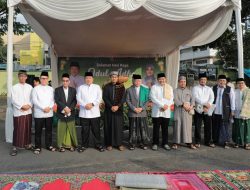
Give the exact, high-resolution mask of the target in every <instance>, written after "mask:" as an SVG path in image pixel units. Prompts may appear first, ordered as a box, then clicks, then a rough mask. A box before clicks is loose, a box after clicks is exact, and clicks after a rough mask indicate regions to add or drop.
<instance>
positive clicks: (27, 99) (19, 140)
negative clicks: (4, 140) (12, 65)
mask: <svg viewBox="0 0 250 190" xmlns="http://www.w3.org/2000/svg"><path fill="white" fill-rule="evenodd" d="M18 80H19V83H17V84H16V85H14V86H13V87H12V91H11V103H12V106H13V115H14V131H13V147H12V150H11V153H10V154H11V156H16V155H17V148H26V149H30V148H31V147H32V146H31V126H32V103H31V92H32V86H31V85H29V84H27V83H26V80H27V73H26V71H23V70H20V71H19V72H18Z"/></svg>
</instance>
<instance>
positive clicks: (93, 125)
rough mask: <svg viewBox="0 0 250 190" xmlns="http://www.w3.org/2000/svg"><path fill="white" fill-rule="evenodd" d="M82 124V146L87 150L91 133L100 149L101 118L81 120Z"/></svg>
mask: <svg viewBox="0 0 250 190" xmlns="http://www.w3.org/2000/svg"><path fill="white" fill-rule="evenodd" d="M80 124H81V126H82V146H83V147H85V148H87V147H88V146H89V136H90V131H91V132H92V134H93V136H94V143H95V146H96V147H100V146H101V145H102V143H101V132H100V118H99V117H96V118H80Z"/></svg>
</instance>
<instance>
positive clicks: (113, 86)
mask: <svg viewBox="0 0 250 190" xmlns="http://www.w3.org/2000/svg"><path fill="white" fill-rule="evenodd" d="M110 79H111V82H110V83H108V84H106V85H105V86H104V88H103V101H104V103H105V111H104V122H105V123H104V137H105V145H106V147H107V150H112V147H117V148H118V149H119V150H120V151H123V150H124V147H123V146H122V133H123V131H122V130H123V103H124V102H125V87H124V85H123V84H120V83H118V79H119V76H118V72H117V71H113V72H111V73H110Z"/></svg>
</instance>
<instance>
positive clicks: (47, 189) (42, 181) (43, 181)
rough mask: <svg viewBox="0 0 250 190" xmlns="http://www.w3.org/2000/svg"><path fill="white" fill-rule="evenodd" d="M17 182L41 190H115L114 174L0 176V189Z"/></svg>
mask: <svg viewBox="0 0 250 190" xmlns="http://www.w3.org/2000/svg"><path fill="white" fill-rule="evenodd" d="M17 181H19V182H35V183H37V184H39V187H40V189H41V190H115V189H116V188H115V174H111V173H110V174H98V173H97V174H62V175H59V174H51V175H50V174H48V175H46V174H44V175H26V174H24V175H22V174H19V175H12V174H8V175H7V174H2V175H0V189H1V190H10V189H11V188H12V187H13V186H14V184H15V183H16V182H17Z"/></svg>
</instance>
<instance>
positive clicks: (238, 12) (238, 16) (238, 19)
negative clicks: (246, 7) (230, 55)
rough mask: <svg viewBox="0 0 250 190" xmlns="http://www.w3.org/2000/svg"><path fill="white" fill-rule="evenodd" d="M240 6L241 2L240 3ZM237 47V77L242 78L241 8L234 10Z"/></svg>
mask: <svg viewBox="0 0 250 190" xmlns="http://www.w3.org/2000/svg"><path fill="white" fill-rule="evenodd" d="M240 5H241V1H240ZM234 11H235V17H236V31H237V45H238V77H240V78H244V58H243V36H242V26H241V6H240V7H237V8H235V10H234Z"/></svg>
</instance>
